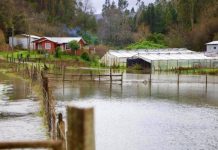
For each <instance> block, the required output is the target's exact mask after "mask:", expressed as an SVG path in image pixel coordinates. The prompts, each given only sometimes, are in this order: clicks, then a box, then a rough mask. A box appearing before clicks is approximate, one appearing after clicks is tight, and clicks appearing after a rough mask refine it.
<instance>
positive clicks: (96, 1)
mask: <svg viewBox="0 0 218 150" xmlns="http://www.w3.org/2000/svg"><path fill="white" fill-rule="evenodd" d="M90 1H91V3H92V6H93V7H94V8H95V13H96V14H100V13H101V10H102V5H103V4H104V2H105V0H90ZM110 1H111V2H112V1H113V0H110ZM114 1H115V2H116V4H117V2H118V0H114ZM143 1H144V3H145V4H146V5H147V4H149V3H151V2H154V1H155V0H143ZM128 2H129V8H132V7H133V6H135V5H136V3H137V0H128Z"/></svg>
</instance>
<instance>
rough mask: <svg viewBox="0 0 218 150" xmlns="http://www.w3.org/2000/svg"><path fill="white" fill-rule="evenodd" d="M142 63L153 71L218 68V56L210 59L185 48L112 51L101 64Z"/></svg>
mask: <svg viewBox="0 0 218 150" xmlns="http://www.w3.org/2000/svg"><path fill="white" fill-rule="evenodd" d="M138 60H140V61H138ZM131 61H132V62H133V63H131ZM140 62H145V63H148V64H150V66H151V68H149V69H151V70H169V69H174V68H179V67H184V68H185V67H188V68H190V67H204V68H218V57H217V56H214V57H208V56H206V55H205V53H198V52H194V51H191V50H188V49H185V48H173V49H152V50H149V49H146V50H131V51H128V50H110V51H108V52H107V53H106V54H105V55H104V56H103V57H102V59H101V63H102V64H104V65H105V66H127V67H128V66H129V64H131V65H132V64H138V65H142V64H140Z"/></svg>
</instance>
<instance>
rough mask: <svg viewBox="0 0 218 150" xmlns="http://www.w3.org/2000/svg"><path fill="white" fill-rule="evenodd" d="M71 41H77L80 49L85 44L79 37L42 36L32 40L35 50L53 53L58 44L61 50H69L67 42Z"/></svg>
mask: <svg viewBox="0 0 218 150" xmlns="http://www.w3.org/2000/svg"><path fill="white" fill-rule="evenodd" d="M71 41H77V42H78V43H79V45H80V49H82V48H83V46H84V45H85V44H86V42H85V41H84V40H83V38H81V37H42V38H40V39H37V40H35V41H33V43H34V45H35V49H36V50H47V51H48V52H51V53H53V52H54V51H55V49H56V48H57V47H58V46H60V48H61V49H62V51H66V50H70V47H69V46H68V43H69V42H71Z"/></svg>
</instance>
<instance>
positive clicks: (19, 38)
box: [9, 34, 41, 50]
mask: <svg viewBox="0 0 218 150" xmlns="http://www.w3.org/2000/svg"><path fill="white" fill-rule="evenodd" d="M40 38H41V37H39V36H35V35H27V34H19V35H16V36H14V37H13V38H12V37H9V45H10V47H16V46H17V47H20V48H22V49H29V48H30V49H31V50H33V49H35V47H34V44H33V43H32V42H33V41H35V40H38V39H40Z"/></svg>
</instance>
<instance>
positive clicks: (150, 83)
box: [149, 73, 151, 85]
mask: <svg viewBox="0 0 218 150" xmlns="http://www.w3.org/2000/svg"><path fill="white" fill-rule="evenodd" d="M149 84H150V85H151V73H150V75H149Z"/></svg>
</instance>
